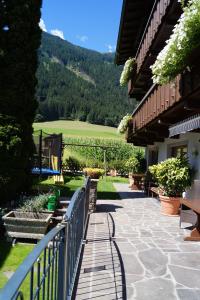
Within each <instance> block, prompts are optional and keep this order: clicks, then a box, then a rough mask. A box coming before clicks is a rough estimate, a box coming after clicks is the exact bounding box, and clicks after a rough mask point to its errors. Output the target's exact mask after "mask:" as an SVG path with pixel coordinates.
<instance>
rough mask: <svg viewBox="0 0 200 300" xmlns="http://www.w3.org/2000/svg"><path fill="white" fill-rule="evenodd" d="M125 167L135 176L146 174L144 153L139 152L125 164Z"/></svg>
mask: <svg viewBox="0 0 200 300" xmlns="http://www.w3.org/2000/svg"><path fill="white" fill-rule="evenodd" d="M125 167H126V169H127V171H128V172H132V173H135V174H139V173H144V172H145V170H146V160H145V158H144V153H142V152H137V153H136V154H135V156H132V157H130V158H129V159H128V160H127V161H126V162H125Z"/></svg>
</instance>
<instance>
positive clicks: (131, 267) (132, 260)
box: [123, 254, 144, 275]
mask: <svg viewBox="0 0 200 300" xmlns="http://www.w3.org/2000/svg"><path fill="white" fill-rule="evenodd" d="M123 264H124V268H125V273H126V274H136V275H143V274H144V269H143V267H142V265H141V264H140V262H139V260H138V259H137V257H136V255H134V254H126V255H124V256H123Z"/></svg>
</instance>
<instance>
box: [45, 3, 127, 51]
mask: <svg viewBox="0 0 200 300" xmlns="http://www.w3.org/2000/svg"><path fill="white" fill-rule="evenodd" d="M122 2H123V0H43V8H42V17H41V21H40V24H41V27H42V28H43V30H44V31H47V32H49V33H51V34H54V35H57V36H59V37H60V38H63V39H65V40H67V41H69V42H71V43H73V44H75V45H79V46H82V47H85V48H88V49H93V50H96V51H99V52H113V51H115V48H116V43H117V36H118V29H119V22H120V15H121V8H122Z"/></svg>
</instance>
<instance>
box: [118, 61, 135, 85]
mask: <svg viewBox="0 0 200 300" xmlns="http://www.w3.org/2000/svg"><path fill="white" fill-rule="evenodd" d="M135 69H136V59H135V58H133V57H131V58H129V59H128V60H127V61H126V63H125V65H124V68H123V71H122V74H121V77H120V85H121V86H124V85H126V84H127V83H128V82H129V80H130V79H131V77H132V75H133V72H134V70H135Z"/></svg>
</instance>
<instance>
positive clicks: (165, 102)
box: [133, 76, 181, 130]
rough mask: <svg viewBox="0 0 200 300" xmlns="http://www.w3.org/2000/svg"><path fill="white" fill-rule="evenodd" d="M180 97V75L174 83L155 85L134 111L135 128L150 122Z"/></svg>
mask: <svg viewBox="0 0 200 300" xmlns="http://www.w3.org/2000/svg"><path fill="white" fill-rule="evenodd" d="M180 99H181V96H180V76H178V77H177V78H176V81H175V82H174V83H173V84H166V85H163V86H157V85H153V86H152V88H151V89H150V90H149V92H148V93H147V94H146V95H145V97H144V98H143V100H142V101H141V103H140V104H139V105H138V107H137V109H136V110H135V112H134V113H133V118H134V123H135V126H134V127H135V130H138V129H141V128H142V127H144V126H145V125H146V124H148V123H150V122H151V121H152V120H154V119H155V118H156V117H158V116H159V115H160V114H162V113H163V112H164V111H166V110H168V109H169V108H170V107H172V106H173V105H174V104H175V103H176V102H178V101H180Z"/></svg>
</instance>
